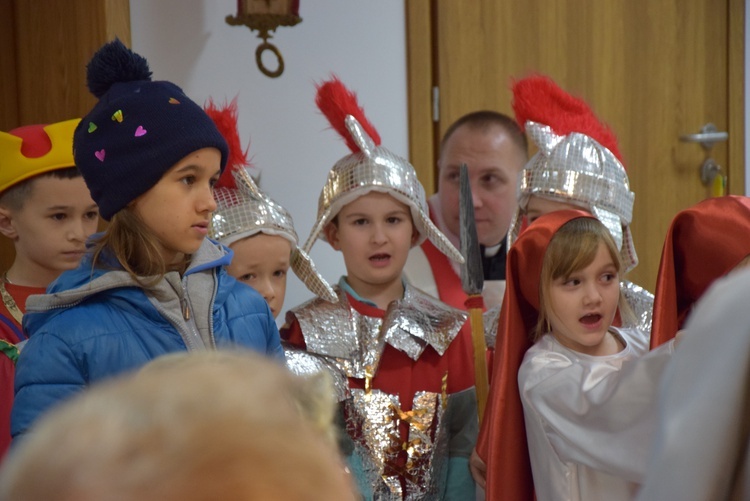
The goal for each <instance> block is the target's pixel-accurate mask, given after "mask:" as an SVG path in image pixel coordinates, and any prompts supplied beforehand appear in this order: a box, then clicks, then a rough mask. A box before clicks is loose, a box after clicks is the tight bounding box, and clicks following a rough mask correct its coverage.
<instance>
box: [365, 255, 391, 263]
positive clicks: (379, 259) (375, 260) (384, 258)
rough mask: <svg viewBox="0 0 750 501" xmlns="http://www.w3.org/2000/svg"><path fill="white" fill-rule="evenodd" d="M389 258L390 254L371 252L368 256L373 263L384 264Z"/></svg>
mask: <svg viewBox="0 0 750 501" xmlns="http://www.w3.org/2000/svg"><path fill="white" fill-rule="evenodd" d="M389 259H391V255H390V254H373V255H372V256H370V262H371V263H373V264H386V263H388V260H389Z"/></svg>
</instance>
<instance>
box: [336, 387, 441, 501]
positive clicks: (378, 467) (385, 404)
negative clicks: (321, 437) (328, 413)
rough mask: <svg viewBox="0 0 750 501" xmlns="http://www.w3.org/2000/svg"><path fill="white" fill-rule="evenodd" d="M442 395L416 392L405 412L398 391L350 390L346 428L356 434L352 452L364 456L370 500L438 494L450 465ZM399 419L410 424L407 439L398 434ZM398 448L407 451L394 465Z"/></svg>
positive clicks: (419, 498)
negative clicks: (401, 465) (403, 439)
mask: <svg viewBox="0 0 750 501" xmlns="http://www.w3.org/2000/svg"><path fill="white" fill-rule="evenodd" d="M446 399H450V397H446V396H445V395H440V394H438V393H431V392H425V391H420V392H417V393H416V394H415V395H414V401H413V402H412V408H411V410H410V411H407V412H403V411H401V408H400V402H399V399H398V395H389V394H387V393H385V392H382V391H379V390H372V391H369V392H368V391H367V390H360V389H356V390H352V398H351V399H349V400H347V402H346V414H347V416H349V419H347V432H348V434H349V436H351V437H357V438H356V439H355V440H354V449H355V454H356V455H357V456H359V457H360V458H362V460H363V461H362V462H363V470H364V475H365V477H366V479H367V483H368V484H369V485H371V486H372V488H373V497H374V499H378V500H389V501H390V500H393V501H397V500H398V501H401V500H414V501H416V500H421V499H439V497H440V495H441V494H442V492H443V491H444V487H445V474H446V470H447V466H448V465H447V459H448V432H447V429H446V423H445V421H444V419H443V418H444V416H445V409H446V407H447V402H446ZM402 418H404V419H405V420H406V421H407V422H408V423H409V436H408V439H407V442H406V443H401V439H400V432H399V424H400V423H401V421H402ZM402 451H405V452H406V464H405V465H404V467H400V466H399V464H398V459H399V455H400V454H401V453H402ZM402 478H403V479H404V482H403V484H402V482H401V479H402Z"/></svg>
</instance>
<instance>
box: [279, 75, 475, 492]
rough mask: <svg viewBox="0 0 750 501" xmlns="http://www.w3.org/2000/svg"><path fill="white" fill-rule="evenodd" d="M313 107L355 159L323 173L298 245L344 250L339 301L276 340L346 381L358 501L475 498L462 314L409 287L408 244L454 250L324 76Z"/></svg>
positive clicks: (408, 169) (294, 315)
mask: <svg viewBox="0 0 750 501" xmlns="http://www.w3.org/2000/svg"><path fill="white" fill-rule="evenodd" d="M316 101H317V104H318V106H319V107H320V109H321V110H322V111H323V112H324V113H325V114H326V116H327V117H328V119H329V121H330V122H331V125H332V126H333V127H334V128H335V129H336V130H337V131H338V132H339V134H341V136H342V137H343V138H344V139H345V140H346V142H347V144H348V146H349V148H350V149H351V150H352V151H353V153H352V154H350V155H347V156H345V157H344V158H342V159H341V160H339V161H338V162H337V163H336V165H334V167H333V168H332V169H331V171H330V172H329V174H328V180H327V182H326V184H325V186H324V188H323V191H322V192H321V195H320V199H319V203H318V218H317V222H316V224H315V225H314V227H313V229H312V232H311V234H310V236H309V238H308V240H307V242H306V244H305V246H304V250H305V251H308V252H309V250H310V248H311V247H312V246H313V244H314V243H315V241H316V240H317V239H318V238H323V239H325V240H327V241H328V243H329V244H330V245H331V246H332V247H333V248H334V249H336V250H339V251H341V252H342V254H343V257H344V261H345V264H346V269H347V275H346V276H344V277H342V278H341V280H340V281H339V283H338V286H337V287H336V288H335V289H336V293H337V294H338V302H336V303H333V304H332V303H328V302H326V301H324V300H322V299H320V298H317V299H313V300H311V301H309V302H307V303H304V304H302V305H301V306H299V307H297V308H294V309H293V310H291V311H290V312H289V313H288V314H287V326H286V327H285V328H284V329H282V332H283V338H284V339H285V340H286V341H287V342H289V343H291V344H292V345H294V346H297V347H299V348H304V349H306V350H307V352H308V353H312V354H314V355H316V356H317V357H319V358H321V359H323V360H325V361H326V362H328V363H330V364H331V365H332V366H334V367H335V369H336V371H337V372H338V373H339V374H340V375H341V376H342V377H343V378H345V379H344V381H345V383H346V387H345V390H346V391H345V392H344V395H343V398H342V399H341V403H340V409H341V416H342V422H343V423H344V424H343V426H344V427H345V428H346V434H345V438H344V440H343V442H344V443H343V444H342V448H343V450H344V453H345V455H346V456H347V460H348V461H349V464H350V467H351V469H352V471H353V473H354V475H355V477H356V478H357V482H358V486H359V488H360V490H361V492H362V494H363V495H364V497H365V498H367V499H472V498H473V497H474V484H473V481H472V479H471V477H470V475H469V472H468V457H469V454H470V452H471V447H472V444H473V443H474V441H475V439H476V433H477V410H476V394H475V391H474V371H473V359H472V345H471V333H470V331H469V330H468V329H464V328H463V326H464V324H465V323H466V318H467V314H466V313H465V312H463V311H460V310H457V309H454V308H451V307H449V306H447V305H445V304H443V303H441V302H440V301H438V300H437V299H434V298H432V297H430V296H428V295H427V294H425V293H423V292H422V291H420V290H418V289H415V288H413V287H411V286H410V285H409V284H408V283H407V282H406V281H405V280H404V279H403V278H402V271H403V267H404V263H405V262H406V258H407V254H408V252H409V249H410V248H411V247H413V246H414V245H418V244H419V243H421V242H422V241H423V240H424V239H425V238H429V239H430V241H431V242H433V243H434V244H435V246H436V247H437V248H439V249H440V250H441V251H442V252H444V253H445V254H446V255H448V256H449V257H450V258H451V259H453V260H456V261H459V262H460V261H462V259H463V258H462V257H461V255H460V253H459V252H458V251H457V250H456V249H455V248H454V247H453V246H452V245H451V244H450V242H449V241H448V240H447V239H446V238H445V236H444V235H443V234H442V233H440V231H439V230H438V229H437V228H436V227H435V226H434V225H433V224H432V222H431V221H430V219H429V217H428V216H427V213H426V201H425V194H424V188H423V187H422V185H421V184H420V183H419V181H418V180H417V176H416V172H415V171H414V168H413V167H412V166H411V165H410V164H409V163H408V162H407V161H406V160H404V159H403V158H400V157H398V156H396V155H395V154H393V153H392V152H390V151H388V150H387V149H385V148H383V147H381V146H379V142H380V138H379V136H378V134H377V132H376V131H375V129H374V128H373V127H372V125H370V124H369V123H368V122H367V120H366V119H365V117H364V113H363V111H362V109H361V108H360V107H359V105H358V104H357V101H356V97H355V96H354V95H353V94H352V93H350V92H349V91H348V90H347V89H346V88H345V87H344V86H343V85H342V84H341V82H340V81H339V80H337V79H335V78H333V79H332V80H330V81H328V82H325V83H324V84H322V85H321V86H319V87H318V94H317V99H316Z"/></svg>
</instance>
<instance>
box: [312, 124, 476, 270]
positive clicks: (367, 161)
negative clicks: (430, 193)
mask: <svg viewBox="0 0 750 501" xmlns="http://www.w3.org/2000/svg"><path fill="white" fill-rule="evenodd" d="M345 123H346V128H347V130H348V131H349V134H350V135H351V136H352V138H353V139H354V141H355V142H356V143H357V146H358V147H359V149H360V151H359V152H357V153H352V154H351V155H347V156H345V157H344V158H342V159H341V160H339V161H338V162H336V164H335V165H334V166H333V168H332V169H331V170H330V171H329V173H328V179H327V180H326V184H325V186H324V187H323V190H322V191H321V192H320V197H319V198H318V218H317V221H316V222H315V224H314V225H313V228H312V231H311V232H310V236H309V237H307V241H306V242H305V245H304V246H303V247H302V248H303V249H304V251H305V252H307V253H309V252H310V250H311V249H312V246H313V245H315V241H316V240H317V239H318V238H321V239H325V234H324V233H323V229H324V228H325V227H326V225H328V223H330V222H331V221H332V220H333V218H335V217H336V214H338V213H339V211H340V210H341V209H342V208H343V207H344V206H345V205H346V204H348V203H350V202H353V201H354V200H356V199H357V198H359V197H361V196H362V195H365V194H367V193H369V192H371V191H379V192H382V193H387V194H389V195H391V196H392V197H394V198H395V199H396V200H398V201H399V202H402V203H404V204H406V205H407V206H408V207H409V209H410V210H411V215H412V219H413V221H414V226H415V227H416V229H417V231H418V232H419V236H420V237H419V241H418V243H417V245H418V244H421V243H422V242H423V241H424V239H425V238H428V239H429V240H430V241H431V242H432V243H433V244H435V247H437V248H438V249H439V250H440V251H441V252H442V253H443V254H445V255H446V256H448V257H449V258H450V259H452V260H453V261H456V262H458V263H463V262H464V258H463V256H462V255H461V253H460V252H459V251H458V250H457V249H456V248H455V247H454V246H453V244H451V243H450V241H449V240H448V238H447V237H446V236H445V235H443V233H442V232H441V231H440V230H438V229H437V227H436V226H435V225H434V224H433V223H432V221H431V220H430V217H429V215H428V214H429V212H428V209H427V199H426V197H425V193H424V187H423V186H422V184H421V183H420V182H419V179H417V173H416V171H415V170H414V167H412V165H411V164H410V163H409V162H408V161H407V160H405V159H403V158H401V157H399V156H398V155H396V154H394V153H392V152H391V151H389V150H387V149H386V148H383V147H382V146H375V143H374V142H373V141H372V139H371V138H370V136H368V135H367V133H366V132H365V130H364V129H363V128H362V126H361V125H360V123H359V122H358V121H357V120H356V119H355V118H354V117H353V116H351V115H347V117H346V120H345Z"/></svg>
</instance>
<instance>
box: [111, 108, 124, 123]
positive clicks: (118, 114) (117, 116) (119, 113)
mask: <svg viewBox="0 0 750 501" xmlns="http://www.w3.org/2000/svg"><path fill="white" fill-rule="evenodd" d="M112 120H117V121H118V122H122V110H117V111H115V113H114V114H113V115H112Z"/></svg>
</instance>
